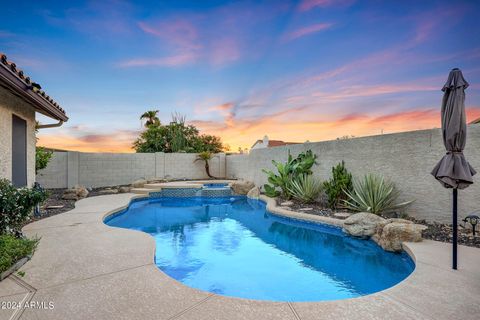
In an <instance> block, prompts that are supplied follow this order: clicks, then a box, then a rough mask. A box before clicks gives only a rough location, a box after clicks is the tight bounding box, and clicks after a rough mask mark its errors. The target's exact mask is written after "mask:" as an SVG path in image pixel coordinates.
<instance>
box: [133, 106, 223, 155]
mask: <svg viewBox="0 0 480 320" xmlns="http://www.w3.org/2000/svg"><path fill="white" fill-rule="evenodd" d="M133 148H134V149H135V151H136V152H146V153H148V152H167V153H170V152H187V153H198V152H202V151H210V152H212V153H218V152H222V150H223V144H222V141H221V139H220V138H219V137H216V136H212V135H206V134H200V132H199V130H198V129H197V128H196V127H195V126H193V125H188V124H186V118H185V116H182V115H180V114H178V113H174V114H172V121H171V122H170V123H169V124H168V125H162V124H160V122H158V123H156V124H154V125H148V126H147V127H146V129H145V130H144V131H143V132H142V133H141V134H140V136H139V137H138V139H136V140H135V142H134V143H133Z"/></svg>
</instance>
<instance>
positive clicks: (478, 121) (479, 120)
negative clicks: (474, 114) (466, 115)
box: [469, 118, 480, 124]
mask: <svg viewBox="0 0 480 320" xmlns="http://www.w3.org/2000/svg"><path fill="white" fill-rule="evenodd" d="M477 123H480V118H478V119H476V120H473V121H472V122H470V123H469V124H477Z"/></svg>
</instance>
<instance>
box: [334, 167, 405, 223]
mask: <svg viewBox="0 0 480 320" xmlns="http://www.w3.org/2000/svg"><path fill="white" fill-rule="evenodd" d="M346 194H347V196H348V199H347V200H343V201H342V202H343V204H344V206H345V207H346V208H347V209H351V210H353V211H361V212H370V213H374V214H382V213H390V212H394V211H396V210H399V209H402V208H404V207H406V206H408V205H409V204H411V203H412V202H413V200H412V201H405V202H398V201H397V200H398V197H399V195H400V193H399V191H398V190H397V188H396V187H395V184H394V183H393V182H390V181H386V180H385V179H384V178H383V177H382V176H379V175H375V174H367V175H365V176H364V177H363V178H362V179H358V180H357V179H355V180H354V182H353V190H352V191H350V192H348V191H347V192H346Z"/></svg>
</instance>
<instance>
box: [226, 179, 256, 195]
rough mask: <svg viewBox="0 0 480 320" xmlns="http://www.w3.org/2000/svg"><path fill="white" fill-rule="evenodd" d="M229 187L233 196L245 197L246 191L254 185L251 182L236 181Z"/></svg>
mask: <svg viewBox="0 0 480 320" xmlns="http://www.w3.org/2000/svg"><path fill="white" fill-rule="evenodd" d="M231 187H232V190H233V192H234V193H235V194H239V195H246V194H247V193H248V191H250V190H252V188H254V187H255V184H254V183H253V182H251V181H245V180H237V181H235V182H234V183H232V186H231Z"/></svg>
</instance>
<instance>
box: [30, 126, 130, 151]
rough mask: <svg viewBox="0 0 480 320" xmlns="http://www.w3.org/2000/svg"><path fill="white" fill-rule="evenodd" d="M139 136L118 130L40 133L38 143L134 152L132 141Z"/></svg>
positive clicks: (95, 149)
mask: <svg viewBox="0 0 480 320" xmlns="http://www.w3.org/2000/svg"><path fill="white" fill-rule="evenodd" d="M137 136H138V132H136V131H116V132H113V133H108V134H87V135H84V136H74V135H69V134H48V133H42V132H41V131H40V134H39V135H38V138H39V139H38V142H37V145H39V146H46V147H49V148H54V149H62V150H75V151H82V152H125V153H131V152H134V150H133V149H132V143H133V141H134V140H135V139H136V137H137Z"/></svg>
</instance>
